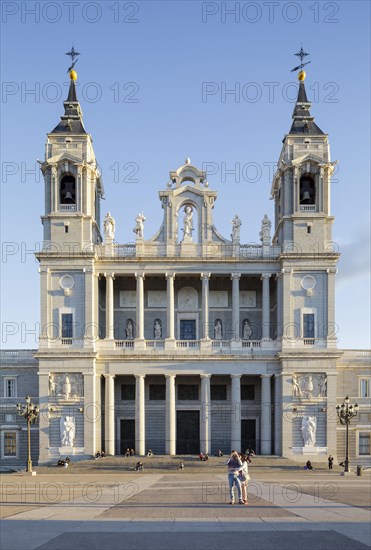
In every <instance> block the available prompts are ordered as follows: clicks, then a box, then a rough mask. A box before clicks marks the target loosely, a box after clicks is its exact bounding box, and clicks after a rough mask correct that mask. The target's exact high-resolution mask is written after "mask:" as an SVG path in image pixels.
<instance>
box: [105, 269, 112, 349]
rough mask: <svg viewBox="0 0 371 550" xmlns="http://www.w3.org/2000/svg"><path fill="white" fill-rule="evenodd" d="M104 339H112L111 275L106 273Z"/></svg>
mask: <svg viewBox="0 0 371 550" xmlns="http://www.w3.org/2000/svg"><path fill="white" fill-rule="evenodd" d="M105 275H106V339H107V340H113V339H114V330H113V329H114V312H113V278H114V274H113V273H106V274H105Z"/></svg>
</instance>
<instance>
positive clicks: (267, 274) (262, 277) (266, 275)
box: [260, 273, 272, 280]
mask: <svg viewBox="0 0 371 550" xmlns="http://www.w3.org/2000/svg"><path fill="white" fill-rule="evenodd" d="M271 276H272V273H262V274H261V275H260V279H261V280H263V279H269V278H270V277H271Z"/></svg>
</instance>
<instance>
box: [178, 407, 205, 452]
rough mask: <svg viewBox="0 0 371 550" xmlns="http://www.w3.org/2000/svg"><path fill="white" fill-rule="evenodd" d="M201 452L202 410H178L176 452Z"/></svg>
mask: <svg viewBox="0 0 371 550" xmlns="http://www.w3.org/2000/svg"><path fill="white" fill-rule="evenodd" d="M199 452H200V411H177V416H176V454H178V455H190V454H192V455H193V454H198V453H199Z"/></svg>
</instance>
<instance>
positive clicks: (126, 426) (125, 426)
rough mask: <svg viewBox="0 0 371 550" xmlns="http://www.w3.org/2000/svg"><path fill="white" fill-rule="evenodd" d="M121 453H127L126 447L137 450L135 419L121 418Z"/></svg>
mask: <svg viewBox="0 0 371 550" xmlns="http://www.w3.org/2000/svg"><path fill="white" fill-rule="evenodd" d="M120 434H121V454H122V455H124V454H125V453H126V449H134V450H135V420H121V422H120Z"/></svg>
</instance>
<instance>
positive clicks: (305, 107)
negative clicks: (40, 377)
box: [289, 47, 323, 135]
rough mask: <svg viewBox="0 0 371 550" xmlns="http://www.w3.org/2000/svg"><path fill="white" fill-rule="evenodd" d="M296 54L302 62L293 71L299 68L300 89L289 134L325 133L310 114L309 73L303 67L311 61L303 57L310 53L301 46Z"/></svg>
mask: <svg viewBox="0 0 371 550" xmlns="http://www.w3.org/2000/svg"><path fill="white" fill-rule="evenodd" d="M295 55H297V56H298V57H300V61H301V63H300V65H298V66H297V67H294V68H293V69H292V70H291V72H294V71H297V70H298V69H299V73H298V80H299V90H298V97H297V100H296V103H295V108H294V112H293V114H292V118H293V122H292V125H291V129H290V132H289V134H311V135H313V134H314V135H318V134H323V132H322V130H321V129H320V128H319V127H318V126H317V124H315V122H314V117H313V116H311V114H310V107H311V103H310V102H309V101H308V98H307V92H306V90H305V84H304V80H305V78H306V76H307V75H306V72H305V71H304V70H303V67H304V66H305V65H308V64H309V63H310V61H307V62H306V63H303V59H304V57H305V56H307V55H309V54H308V53H306V52H305V51H304V50H303V47H301V48H300V51H299V52H298V53H296V54H295Z"/></svg>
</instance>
